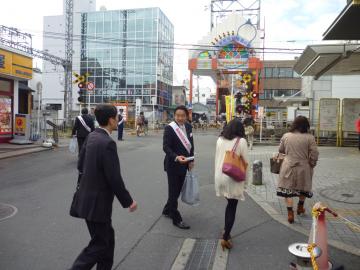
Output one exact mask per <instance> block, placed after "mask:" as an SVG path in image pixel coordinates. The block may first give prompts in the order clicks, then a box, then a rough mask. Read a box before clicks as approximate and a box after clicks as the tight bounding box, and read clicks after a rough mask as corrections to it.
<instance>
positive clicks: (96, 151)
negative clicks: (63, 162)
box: [71, 128, 133, 270]
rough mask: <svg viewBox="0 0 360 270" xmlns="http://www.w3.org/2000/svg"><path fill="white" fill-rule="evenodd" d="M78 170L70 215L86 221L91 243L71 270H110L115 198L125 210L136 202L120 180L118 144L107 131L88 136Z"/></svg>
mask: <svg viewBox="0 0 360 270" xmlns="http://www.w3.org/2000/svg"><path fill="white" fill-rule="evenodd" d="M78 170H79V173H80V174H81V177H80V178H79V179H80V180H79V181H80V183H79V189H78V191H77V196H76V197H74V201H73V204H72V207H71V214H72V216H75V217H79V218H83V219H85V220H86V224H87V226H88V229H89V233H90V236H91V241H90V243H89V245H88V246H87V247H86V248H85V249H84V250H83V251H82V252H81V254H80V255H79V256H78V258H77V259H76V261H75V262H74V264H73V266H72V268H71V269H72V270H75V269H76V270H80V269H91V268H92V267H93V266H94V265H95V264H97V269H98V270H100V269H101V270H108V269H109V270H110V269H111V267H112V265H113V257H114V246H115V241H114V230H113V228H112V225H111V215H112V204H113V200H114V196H116V198H117V199H118V200H119V202H120V204H121V205H122V206H123V207H124V208H128V207H130V205H131V204H132V202H133V200H132V198H131V196H130V194H129V192H128V191H127V190H126V188H125V185H124V182H123V179H122V177H121V173H120V164H119V158H118V155H117V147H116V143H115V141H113V140H112V139H111V137H110V136H109V134H108V133H107V132H106V131H105V130H103V129H100V128H97V129H95V131H94V132H92V133H90V134H89V136H88V137H87V139H86V141H85V143H84V147H83V149H82V151H81V153H80V158H79V161H78Z"/></svg>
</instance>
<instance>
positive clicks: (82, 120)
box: [78, 115, 91, 132]
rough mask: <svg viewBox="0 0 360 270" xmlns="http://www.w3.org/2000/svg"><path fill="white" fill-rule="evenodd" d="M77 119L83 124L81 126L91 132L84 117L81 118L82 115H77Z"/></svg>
mask: <svg viewBox="0 0 360 270" xmlns="http://www.w3.org/2000/svg"><path fill="white" fill-rule="evenodd" d="M78 119H79V120H80V122H81V124H82V125H83V127H84V128H85V129H86V130H87V131H88V132H91V128H89V126H88V125H87V124H86V123H85V121H84V119H83V118H82V116H81V115H80V116H78Z"/></svg>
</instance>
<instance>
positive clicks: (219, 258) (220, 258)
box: [212, 240, 229, 270]
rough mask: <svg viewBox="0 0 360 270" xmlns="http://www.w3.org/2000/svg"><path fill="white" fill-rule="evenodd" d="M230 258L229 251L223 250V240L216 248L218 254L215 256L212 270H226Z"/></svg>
mask: <svg viewBox="0 0 360 270" xmlns="http://www.w3.org/2000/svg"><path fill="white" fill-rule="evenodd" d="M228 256H229V251H228V250H227V249H225V251H223V250H222V247H221V240H219V241H218V244H217V248H216V254H215V258H214V264H213V268H212V270H225V269H226V265H227V261H228Z"/></svg>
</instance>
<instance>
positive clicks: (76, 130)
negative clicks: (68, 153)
mask: <svg viewBox="0 0 360 270" xmlns="http://www.w3.org/2000/svg"><path fill="white" fill-rule="evenodd" d="M81 117H82V119H84V122H85V124H86V125H87V126H88V127H89V128H90V130H91V131H94V129H95V124H94V118H93V117H92V116H91V115H89V114H83V115H82V116H81ZM89 133H90V132H89V131H88V130H87V129H86V128H85V127H84V126H83V124H81V122H80V120H79V118H78V117H76V119H75V124H74V127H73V129H72V135H73V136H74V135H76V138H77V141H78V146H79V154H80V152H81V148H82V146H83V144H84V142H85V139H86V137H87V136H88V135H89Z"/></svg>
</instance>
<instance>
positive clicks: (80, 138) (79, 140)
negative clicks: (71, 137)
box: [77, 137, 86, 155]
mask: <svg viewBox="0 0 360 270" xmlns="http://www.w3.org/2000/svg"><path fill="white" fill-rule="evenodd" d="M85 139H86V137H77V142H78V147H79V155H80V152H81V148H82V146H83V145H84V142H85Z"/></svg>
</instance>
